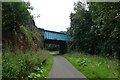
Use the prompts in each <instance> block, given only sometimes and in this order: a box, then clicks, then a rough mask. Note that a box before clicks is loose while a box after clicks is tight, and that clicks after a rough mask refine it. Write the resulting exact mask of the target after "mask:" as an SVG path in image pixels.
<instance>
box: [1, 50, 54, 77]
mask: <svg viewBox="0 0 120 80" xmlns="http://www.w3.org/2000/svg"><path fill="white" fill-rule="evenodd" d="M52 62H53V58H52V56H51V55H49V54H48V51H44V50H40V51H37V52H34V51H26V52H25V53H23V52H22V51H20V50H17V51H15V52H11V51H10V50H8V49H7V50H5V51H3V57H2V66H3V70H2V77H3V79H4V78H20V79H21V78H23V79H28V77H29V78H46V77H47V75H48V72H49V70H50V69H51V66H52ZM33 74H34V75H33Z"/></svg>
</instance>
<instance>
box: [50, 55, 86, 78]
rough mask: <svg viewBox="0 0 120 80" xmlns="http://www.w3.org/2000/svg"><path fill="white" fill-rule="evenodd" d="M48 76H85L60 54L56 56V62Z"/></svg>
mask: <svg viewBox="0 0 120 80" xmlns="http://www.w3.org/2000/svg"><path fill="white" fill-rule="evenodd" d="M48 78H85V79H84V80H88V79H86V77H85V76H84V75H83V74H82V73H80V72H79V71H78V70H77V69H76V68H74V66H73V65H72V64H71V63H69V62H68V61H67V60H66V59H65V58H64V57H62V56H60V55H56V56H54V64H53V66H52V69H51V71H50V73H49V75H48Z"/></svg>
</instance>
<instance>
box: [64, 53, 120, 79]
mask: <svg viewBox="0 0 120 80" xmlns="http://www.w3.org/2000/svg"><path fill="white" fill-rule="evenodd" d="M64 57H65V58H66V59H67V60H68V61H70V62H71V63H72V64H73V65H74V66H75V67H76V68H77V69H78V70H79V71H80V72H82V73H83V74H84V75H85V76H86V77H87V78H89V79H92V80H97V79H98V80H99V79H100V78H102V79H105V78H109V79H111V78H114V79H117V78H118V77H119V72H118V71H119V70H118V69H119V64H118V60H115V59H111V60H110V59H108V58H105V57H100V56H97V55H94V56H91V55H85V54H81V53H68V54H65V55H64Z"/></svg>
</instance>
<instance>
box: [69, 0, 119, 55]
mask: <svg viewBox="0 0 120 80" xmlns="http://www.w3.org/2000/svg"><path fill="white" fill-rule="evenodd" d="M119 4H120V2H116V3H88V9H86V7H85V4H84V3H82V2H80V1H78V2H77V3H75V6H74V13H73V12H72V13H71V14H70V20H71V27H70V28H68V31H67V33H69V34H70V35H71V36H72V37H73V39H74V42H73V44H72V48H73V49H77V50H79V51H82V52H85V53H90V54H104V55H109V56H115V57H116V54H117V55H119V53H120V46H119V45H120V44H119V41H120V36H119V34H120V25H119V21H120V5H119Z"/></svg>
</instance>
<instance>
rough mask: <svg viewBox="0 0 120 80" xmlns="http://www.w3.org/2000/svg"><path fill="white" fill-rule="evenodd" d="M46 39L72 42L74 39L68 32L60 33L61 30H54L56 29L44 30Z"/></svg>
mask: <svg viewBox="0 0 120 80" xmlns="http://www.w3.org/2000/svg"><path fill="white" fill-rule="evenodd" d="M44 39H49V40H60V41H66V42H70V41H72V39H71V37H70V36H69V35H67V34H64V33H60V32H54V31H48V30H45V31H44Z"/></svg>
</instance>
